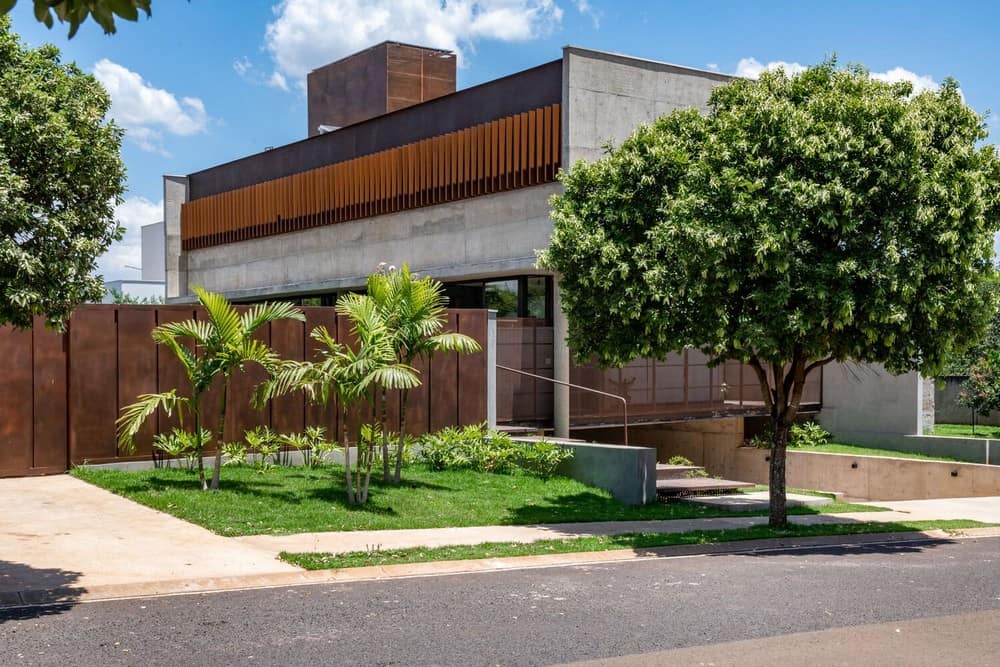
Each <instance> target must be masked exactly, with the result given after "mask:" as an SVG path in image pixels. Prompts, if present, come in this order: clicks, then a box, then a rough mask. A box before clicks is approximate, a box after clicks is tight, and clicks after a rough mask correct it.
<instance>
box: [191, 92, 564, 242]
mask: <svg viewBox="0 0 1000 667" xmlns="http://www.w3.org/2000/svg"><path fill="white" fill-rule="evenodd" d="M557 115H558V108H557V107H556V108H553V107H549V108H545V109H537V110H534V111H532V112H530V113H523V114H518V115H516V116H513V117H511V118H509V119H500V120H498V121H494V122H491V123H488V124H485V125H479V126H476V127H472V128H467V129H465V130H461V131H458V132H452V133H449V134H445V135H442V136H439V137H433V138H430V139H427V140H424V141H420V142H417V143H415V144H411V145H407V146H400V147H397V148H393V149H390V150H387V151H383V152H381V153H376V154H373V155H368V156H364V157H360V158H356V159H353V160H349V161H347V162H340V163H336V164H332V165H328V166H326V167H322V168H320V169H317V170H313V171H309V172H304V173H302V174H298V175H296V176H291V177H286V178H281V179H278V180H275V181H269V182H267V183H262V184H259V185H255V186H252V187H249V188H243V189H240V190H233V191H230V192H226V193H224V194H220V195H215V196H212V197H206V198H204V199H200V200H197V201H193V202H188V203H186V204H184V205H183V207H182V242H183V246H184V248H185V249H186V250H192V249H197V248H204V247H208V246H212V245H218V244H221V243H228V242H231V241H234V240H237V241H242V240H247V239H253V238H260V237H263V236H270V235H272V234H282V233H286V232H292V231H298V230H302V229H307V228H310V227H313V226H315V225H317V224H328V223H329V221H331V220H333V221H335V222H341V221H346V220H355V219H359V218H366V217H372V216H378V215H384V214H387V213H394V212H397V211H400V210H404V209H407V208H414V207H418V206H428V205H434V204H441V203H445V202H450V201H456V200H459V199H462V198H465V197H475V196H480V195H484V194H490V193H493V192H499V191H504V190H508V189H511V188H519V187H527V186H530V185H536V184H538V183H544V182H548V181H551V180H552V179H553V178H554V176H555V174H556V172H557V170H558V166H559V165H558V159H559V151H558V138H557V137H556V134H557V133H558V127H556V126H555V124H554V123H553V124H552V125H551V126H550V125H547V124H546V122H545V119H546V118H547V117H548V118H554V117H556V116H557ZM546 156H547V157H546ZM331 207H333V208H331Z"/></svg>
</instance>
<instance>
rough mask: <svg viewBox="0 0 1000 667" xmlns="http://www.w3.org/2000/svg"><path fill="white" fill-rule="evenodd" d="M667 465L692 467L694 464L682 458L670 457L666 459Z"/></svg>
mask: <svg viewBox="0 0 1000 667" xmlns="http://www.w3.org/2000/svg"><path fill="white" fill-rule="evenodd" d="M667 465H671V466H689V465H694V464H693V463H691V459H689V458H686V457H684V456H671V457H670V458H669V459H667Z"/></svg>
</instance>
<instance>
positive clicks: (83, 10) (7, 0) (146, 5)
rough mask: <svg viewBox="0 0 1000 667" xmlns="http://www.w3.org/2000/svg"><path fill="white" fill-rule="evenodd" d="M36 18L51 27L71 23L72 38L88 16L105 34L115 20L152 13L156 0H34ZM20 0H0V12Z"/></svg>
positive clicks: (113, 27)
mask: <svg viewBox="0 0 1000 667" xmlns="http://www.w3.org/2000/svg"><path fill="white" fill-rule="evenodd" d="M31 1H32V8H33V9H34V12H35V18H36V19H37V20H38V21H40V22H41V23H43V24H45V27H47V28H51V27H52V26H53V25H54V24H55V20H56V19H58V20H59V22H60V23H65V24H67V25H68V26H69V37H70V38H71V39H72V37H73V35H75V34H76V31H77V30H79V29H80V25H81V24H82V23H83V22H84V21H86V20H87V19H88V18H93V19H94V21H95V22H96V23H97V24H98V25H99V26H101V28H102V29H103V30H104V32H105V34H108V35H110V34H112V33H114V32H115V31H116V30H117V27H116V26H115V19H116V18H117V19H125V20H126V21H137V20H139V12H140V11H142V12H144V13H145V14H146V16H150V14H151V13H152V10H151V9H150V6H151V5H152V4H153V0H31ZM16 4H17V0H0V15H3V14H6V13H7V12H9V11H10V10H12V9H14V6H15V5H16Z"/></svg>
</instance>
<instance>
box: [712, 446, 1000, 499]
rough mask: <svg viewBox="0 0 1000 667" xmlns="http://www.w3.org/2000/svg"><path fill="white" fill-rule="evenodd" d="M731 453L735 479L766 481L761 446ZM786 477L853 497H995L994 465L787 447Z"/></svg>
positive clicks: (999, 485) (999, 470)
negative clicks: (811, 450)
mask: <svg viewBox="0 0 1000 667" xmlns="http://www.w3.org/2000/svg"><path fill="white" fill-rule="evenodd" d="M735 454H736V456H735V457H734V458H733V459H732V462H733V464H734V465H735V468H736V469H735V470H733V471H732V472H733V474H734V475H735V477H734V478H735V479H740V480H745V481H748V482H757V483H760V484H766V483H767V469H768V462H767V460H766V457H767V456H768V452H767V450H765V449H754V448H750V447H740V448H739V449H737V450H736V452H735ZM728 474H729V473H727V475H728ZM786 479H787V483H788V486H790V487H795V488H801V489H817V490H822V491H839V492H841V493H843V494H844V495H845V497H847V498H848V499H852V498H853V499H857V500H924V499H927V498H972V497H982V496H998V495H1000V466H989V465H981V464H974V463H949V462H946V461H921V460H914V459H895V458H883V457H878V456H854V455H852V454H820V453H817V452H801V451H789V452H788V469H787V478H786Z"/></svg>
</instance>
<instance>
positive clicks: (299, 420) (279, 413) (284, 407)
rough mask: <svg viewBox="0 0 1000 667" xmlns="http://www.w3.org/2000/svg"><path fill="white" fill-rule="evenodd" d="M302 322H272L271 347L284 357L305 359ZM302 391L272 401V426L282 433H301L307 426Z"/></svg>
mask: <svg viewBox="0 0 1000 667" xmlns="http://www.w3.org/2000/svg"><path fill="white" fill-rule="evenodd" d="M302 329H303V326H302V323H300V322H296V321H294V320H279V321H277V322H271V347H272V348H273V349H274V351H275V352H277V353H278V355H279V356H280V357H281V358H282V359H303V358H304V357H303V354H304V352H305V350H304V345H305V341H304V340H303V338H302ZM304 418H305V402H304V401H303V397H302V392H295V393H293V394H287V395H285V396H279V397H278V398H276V399H274V400H273V401H272V402H271V428H273V429H275V430H276V431H280V432H282V433H299V432H301V431H302V429H303V428H304V427H305V424H304Z"/></svg>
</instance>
